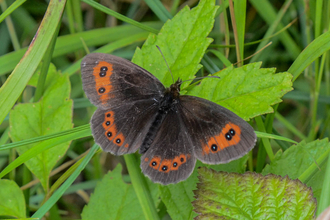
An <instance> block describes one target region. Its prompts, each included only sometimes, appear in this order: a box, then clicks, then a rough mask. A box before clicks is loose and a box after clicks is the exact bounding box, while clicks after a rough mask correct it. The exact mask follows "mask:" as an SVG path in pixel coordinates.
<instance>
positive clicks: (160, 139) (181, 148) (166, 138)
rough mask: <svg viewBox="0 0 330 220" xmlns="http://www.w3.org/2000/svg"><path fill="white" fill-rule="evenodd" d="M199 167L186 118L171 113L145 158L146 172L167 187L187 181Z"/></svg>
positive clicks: (154, 180)
mask: <svg viewBox="0 0 330 220" xmlns="http://www.w3.org/2000/svg"><path fill="white" fill-rule="evenodd" d="M195 163H196V158H195V157H194V153H193V148H192V143H191V140H190V138H189V136H188V132H187V130H186V127H185V125H184V124H183V121H182V118H181V117H180V115H179V114H177V112H176V111H170V112H169V113H168V114H167V115H166V116H165V119H164V120H163V122H162V124H161V126H160V129H159V130H158V132H157V134H156V136H155V139H154V140H153V142H152V144H151V145H150V148H149V149H148V150H147V151H146V152H145V153H144V154H143V155H142V156H141V169H142V172H143V173H144V174H145V175H146V176H148V177H149V178H150V179H151V180H152V181H153V182H156V183H161V184H164V185H167V184H170V183H177V182H180V181H182V180H185V179H187V178H188V177H189V176H190V174H191V173H192V172H193V170H194V167H195Z"/></svg>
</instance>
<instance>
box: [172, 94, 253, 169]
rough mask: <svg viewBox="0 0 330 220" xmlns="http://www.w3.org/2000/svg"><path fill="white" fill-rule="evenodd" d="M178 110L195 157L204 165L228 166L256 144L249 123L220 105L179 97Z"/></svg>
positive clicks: (196, 98)
mask: <svg viewBox="0 0 330 220" xmlns="http://www.w3.org/2000/svg"><path fill="white" fill-rule="evenodd" d="M178 109H179V110H180V114H181V115H183V117H182V119H183V121H184V123H185V125H186V127H187V131H188V134H189V136H190V138H191V141H192V143H193V149H194V155H195V156H196V158H197V159H199V160H200V161H202V162H203V163H207V164H220V163H228V162H229V161H232V160H235V159H237V158H240V157H242V156H243V155H245V154H246V153H248V152H249V151H250V150H251V149H252V148H253V147H254V145H255V142H256V139H257V137H256V134H255V132H254V130H253V128H252V127H251V126H250V125H249V123H247V122H246V121H244V120H243V119H242V118H240V117H239V116H237V115H236V114H235V113H233V112H231V111H229V110H228V109H226V108H224V107H222V106H220V105H217V104H215V103H213V102H210V101H208V100H205V99H202V98H198V97H194V96H180V108H178Z"/></svg>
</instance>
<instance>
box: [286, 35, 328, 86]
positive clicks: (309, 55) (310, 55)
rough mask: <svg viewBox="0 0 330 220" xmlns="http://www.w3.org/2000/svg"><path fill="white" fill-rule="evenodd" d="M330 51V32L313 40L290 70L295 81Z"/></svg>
mask: <svg viewBox="0 0 330 220" xmlns="http://www.w3.org/2000/svg"><path fill="white" fill-rule="evenodd" d="M328 50H330V31H328V32H325V33H324V34H322V35H320V36H319V37H318V38H316V39H315V40H313V41H312V42H311V43H310V44H309V45H308V46H307V47H306V48H305V49H304V50H303V51H302V52H301V53H300V54H299V56H298V57H297V59H296V60H295V61H294V62H293V64H292V65H291V66H290V68H289V69H288V72H289V73H291V74H292V75H293V79H292V80H293V81H295V80H296V79H297V78H298V76H299V75H300V74H301V73H302V72H303V71H304V70H305V69H306V68H307V67H308V66H309V65H310V64H311V63H312V62H313V61H314V60H315V59H317V58H318V57H319V56H321V55H322V54H324V53H325V52H327V51H328Z"/></svg>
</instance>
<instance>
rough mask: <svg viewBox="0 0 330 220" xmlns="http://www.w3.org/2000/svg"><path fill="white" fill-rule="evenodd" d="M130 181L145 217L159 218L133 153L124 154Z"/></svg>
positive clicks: (155, 219)
mask: <svg viewBox="0 0 330 220" xmlns="http://www.w3.org/2000/svg"><path fill="white" fill-rule="evenodd" d="M124 158H125V162H126V165H127V169H128V172H129V175H130V177H131V181H132V184H133V187H134V190H135V193H136V196H137V197H138V199H139V201H140V204H141V207H142V209H143V213H144V216H145V218H146V219H154V220H157V219H159V216H158V214H157V210H156V207H155V204H154V201H153V199H152V197H151V195H150V193H149V189H148V185H147V182H146V180H145V177H144V175H143V174H142V173H141V169H140V165H139V163H138V161H137V159H136V157H135V155H134V154H126V155H124Z"/></svg>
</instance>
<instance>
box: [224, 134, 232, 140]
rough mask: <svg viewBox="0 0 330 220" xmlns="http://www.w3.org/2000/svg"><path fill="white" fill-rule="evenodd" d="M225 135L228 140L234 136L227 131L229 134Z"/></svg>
mask: <svg viewBox="0 0 330 220" xmlns="http://www.w3.org/2000/svg"><path fill="white" fill-rule="evenodd" d="M225 137H226V139H227V140H228V141H230V140H231V138H232V136H231V135H230V134H229V133H227V134H226V135H225Z"/></svg>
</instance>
